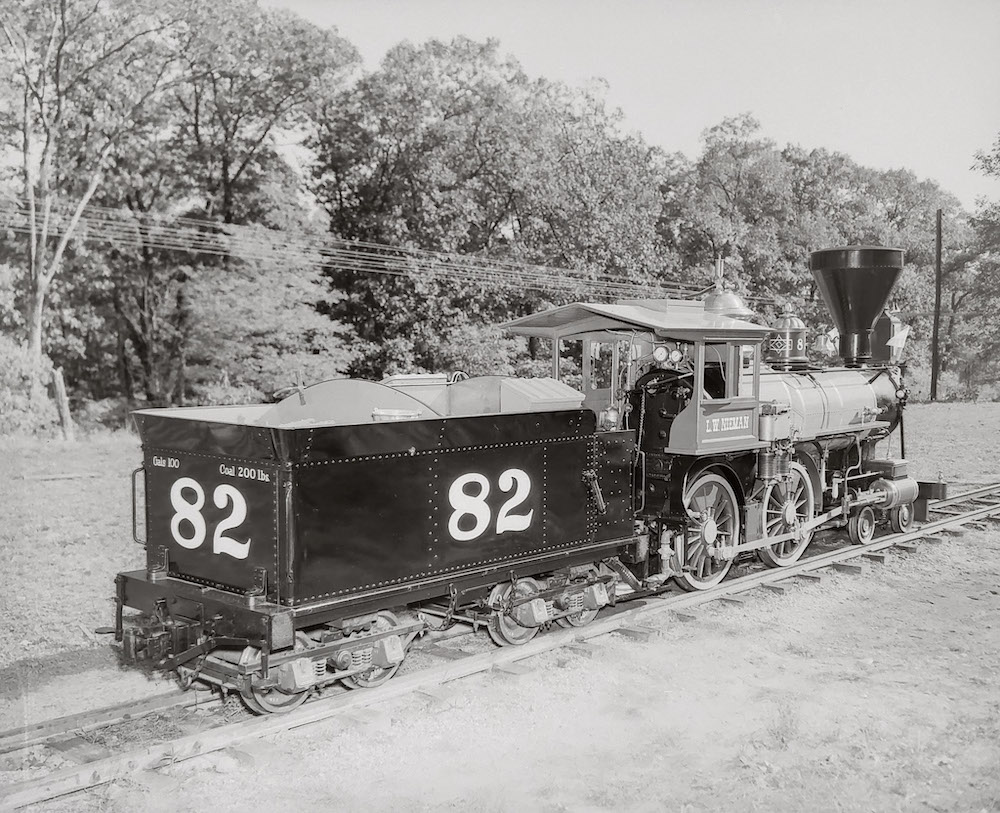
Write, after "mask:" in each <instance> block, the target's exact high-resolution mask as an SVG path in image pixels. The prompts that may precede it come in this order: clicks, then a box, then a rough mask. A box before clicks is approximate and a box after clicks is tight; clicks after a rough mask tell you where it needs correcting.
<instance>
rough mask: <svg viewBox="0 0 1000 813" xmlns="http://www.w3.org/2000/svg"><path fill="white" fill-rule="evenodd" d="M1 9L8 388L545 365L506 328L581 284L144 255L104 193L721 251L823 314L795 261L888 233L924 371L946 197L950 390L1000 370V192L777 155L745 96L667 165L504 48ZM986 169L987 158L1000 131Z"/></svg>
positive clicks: (218, 385) (128, 398)
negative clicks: (366, 63)
mask: <svg viewBox="0 0 1000 813" xmlns="http://www.w3.org/2000/svg"><path fill="white" fill-rule="evenodd" d="M0 24H2V25H0V48H2V54H3V62H2V66H0V67H2V70H3V71H4V72H5V75H4V77H3V82H0V139H2V142H0V143H2V147H3V151H4V153H5V154H6V156H7V158H8V160H7V162H6V163H5V166H7V167H9V168H10V169H9V177H7V178H5V179H4V180H5V188H6V189H7V190H8V193H9V197H10V200H9V201H8V202H7V203H6V204H3V205H4V208H5V209H6V210H8V211H14V210H15V209H16V210H17V212H18V219H17V220H16V222H17V223H18V224H19V225H18V227H17V231H16V233H15V231H14V230H11V231H9V232H8V233H7V235H6V237H7V239H6V240H4V241H3V243H2V244H0V329H2V336H0V342H2V346H0V351H2V352H3V353H4V354H5V355H8V356H10V357H12V358H13V357H15V356H16V358H17V359H18V361H17V363H15V364H8V365H6V368H7V369H6V372H0V392H11V391H15V392H19V393H20V394H19V396H18V397H26V396H24V393H25V392H27V391H28V390H31V389H34V390H37V386H36V387H34V388H32V386H31V383H32V382H33V381H37V380H38V378H39V376H40V375H42V373H43V371H44V370H45V369H47V365H48V364H49V363H52V364H55V365H58V366H59V367H61V368H62V369H63V370H64V371H65V374H66V378H67V382H68V384H69V386H70V389H71V392H72V393H73V395H74V396H75V398H76V400H77V402H78V404H83V403H86V402H91V401H101V400H104V399H112V400H114V401H117V402H123V403H124V402H129V403H135V402H136V401H143V402H146V403H149V404H171V403H192V402H206V401H218V400H224V399H229V398H238V399H243V398H253V397H260V396H262V395H263V394H264V393H267V392H270V391H272V390H274V389H277V388H278V387H281V386H285V385H287V384H289V383H292V382H293V381H294V380H296V379H297V378H302V379H304V380H306V381H309V380H315V379H317V378H320V377H326V376H330V375H335V374H343V373H345V372H348V373H351V374H355V375H364V376H369V377H378V376H381V375H383V374H386V373H391V372H401V371H402V372H417V371H422V370H435V371H437V370H450V369H456V368H461V369H464V370H466V371H467V372H470V373H479V372H511V371H521V372H526V371H530V370H532V369H543V365H544V361H538V362H535V361H533V359H532V356H533V354H534V353H535V352H536V350H537V348H534V347H532V346H529V345H527V344H525V343H523V342H521V341H520V340H512V339H509V338H504V337H503V336H502V335H500V334H498V333H497V332H496V330H495V329H494V328H492V327H491V326H492V325H494V324H495V323H497V322H500V321H503V320H505V319H508V318H511V317H513V316H517V315H521V314H524V313H529V312H532V311H534V310H537V309H539V308H543V307H546V306H547V305H549V304H552V303H555V302H560V301H564V299H565V295H563V294H556V293H553V292H546V291H544V290H543V291H536V290H525V289H522V288H516V287H512V286H509V285H504V284H503V280H502V279H501V278H500V277H499V276H497V275H494V276H493V277H492V278H487V279H482V280H479V281H475V282H467V283H456V282H454V281H443V280H442V279H436V278H434V277H433V276H429V275H427V274H421V275H414V276H386V275H379V274H359V273H358V272H356V271H347V270H342V269H341V270H338V269H337V268H332V269H331V268H327V269H325V270H323V271H320V270H319V268H318V267H317V265H316V264H315V262H314V258H312V257H310V256H307V255H306V254H300V255H294V254H293V255H286V259H284V260H283V261H281V262H280V263H279V262H276V261H274V260H273V259H270V260H269V259H267V258H265V257H264V256H262V255H261V256H257V255H255V253H254V252H253V251H252V250H249V249H248V250H247V251H246V252H236V255H235V256H224V257H218V256H214V257H213V256H208V255H206V254H204V253H197V252H192V251H190V250H187V248H186V247H185V246H184V245H182V244H180V243H179V244H178V246H177V248H176V249H173V250H171V249H166V248H162V247H157V246H162V241H160V242H159V243H157V244H156V246H154V245H153V241H152V240H149V241H146V240H143V241H142V242H141V243H140V245H138V246H136V245H135V243H134V240H129V241H126V240H122V239H117V240H116V239H114V235H112V234H111V233H110V231H109V230H108V229H105V230H104V231H101V229H100V228H98V227H96V226H95V220H94V217H93V216H91V215H90V213H92V212H100V211H102V208H101V207H106V208H112V209H115V210H128V211H131V212H133V213H135V215H136V216H137V217H142V216H146V215H158V216H161V217H168V218H169V217H173V218H185V219H186V220H185V222H187V223H191V222H199V223H203V224H204V228H205V229H206V230H219V231H226V230H230V232H232V230H233V227H244V228H249V229H253V230H255V232H256V233H259V234H264V235H266V236H268V237H269V238H271V239H273V240H274V241H276V242H282V241H285V240H288V239H292V238H294V239H296V240H300V239H301V238H302V237H303V236H309V237H311V238H313V239H315V240H319V239H321V237H322V236H323V235H324V234H329V235H332V236H334V237H337V238H341V239H347V240H359V241H366V242H372V243H385V244H390V245H395V246H402V247H409V248H417V249H428V250H433V251H444V252H454V253H458V254H463V255H472V256H476V257H483V258H489V259H499V260H503V261H507V262H512V263H517V264H540V265H545V266H549V267H554V268H566V269H574V270H575V271H577V272H582V273H584V274H586V275H587V276H590V277H592V278H594V279H595V280H597V279H600V280H606V279H615V280H622V281H628V282H633V283H640V284H642V283H646V282H659V283H671V282H676V283H688V284H695V285H705V286H707V285H708V284H709V282H710V272H709V269H710V267H711V263H712V260H713V258H714V257H716V256H724V257H726V258H727V269H728V273H729V276H730V278H731V280H732V282H733V283H734V284H735V285H737V287H739V288H740V289H741V290H743V291H744V292H746V293H749V294H751V295H754V296H758V297H762V298H766V299H772V300H774V301H777V302H780V303H785V302H788V303H791V304H792V305H793V306H794V307H795V308H796V309H797V310H798V311H799V312H800V313H802V314H803V315H804V316H806V317H807V318H809V319H810V320H811V321H812V322H813V324H814V326H815V327H817V328H821V327H826V326H827V325H826V322H827V317H826V315H825V313H823V312H822V307H821V305H820V304H819V302H818V300H817V295H816V292H815V290H814V288H813V285H812V282H811V277H810V275H809V274H808V272H807V271H806V262H807V257H808V252H809V251H810V250H813V249H816V248H822V247H828V246H832V245H843V244H848V243H876V244H884V245H893V246H899V247H901V248H903V249H905V250H906V255H907V259H908V263H909V265H908V267H907V270H906V272H905V274H904V277H903V282H902V284H901V285H900V288H899V290H898V291H897V298H896V302H895V305H896V307H898V308H900V309H901V310H902V311H903V318H904V320H905V321H907V322H909V323H911V324H912V325H913V326H914V334H913V335H914V336H915V340H914V341H913V342H912V345H911V347H910V350H909V353H908V355H909V358H910V360H911V369H912V370H913V371H914V375H913V380H914V381H916V382H917V384H918V386H919V384H920V382H921V381H922V380H924V381H925V380H926V378H927V366H928V356H929V353H928V348H927V343H928V339H929V336H930V323H931V311H932V306H933V259H934V258H933V249H934V216H935V211H936V210H937V209H938V208H941V209H943V210H944V217H945V223H946V232H945V258H946V283H945V284H946V290H945V297H944V322H943V325H942V330H943V337H944V350H943V353H942V358H943V360H944V361H943V364H944V375H945V377H944V378H943V385H944V390H945V391H946V392H948V393H950V394H954V395H976V394H993V388H994V387H995V386H996V384H997V382H998V381H1000V364H998V363H997V361H996V357H997V353H996V352H995V350H996V347H995V345H996V344H997V343H998V341H1000V325H998V324H997V320H996V319H995V318H994V317H993V316H992V315H993V314H995V313H996V312H997V305H998V304H1000V303H997V302H996V294H995V289H996V285H995V284H993V283H994V278H995V277H996V274H997V268H998V266H997V260H996V257H997V254H996V249H997V241H998V239H1000V210H998V209H997V208H996V207H990V206H984V207H983V208H982V209H981V211H980V212H979V213H978V214H977V215H976V216H975V217H972V216H970V215H968V214H967V213H965V212H964V211H962V209H961V207H960V205H959V203H958V201H957V200H956V199H955V198H954V197H952V196H951V195H949V194H948V193H946V192H945V191H943V190H942V189H940V188H939V187H938V185H937V184H936V183H934V182H932V181H921V180H918V179H917V178H916V177H915V176H914V175H913V173H912V172H909V171H906V170H893V171H878V170H873V169H869V168H866V167H862V166H859V165H857V164H856V163H855V162H853V161H852V160H851V159H850V158H849V157H847V156H845V155H842V154H838V153H831V152H828V151H826V150H823V149H811V150H810V149H803V148H801V147H798V146H787V147H784V148H782V147H780V146H778V145H776V144H775V143H773V142H772V141H769V140H767V139H765V138H763V137H762V135H761V134H760V131H759V127H758V124H757V122H756V121H754V119H753V118H752V117H750V116H749V115H741V116H737V117H734V118H730V119H727V120H725V121H723V122H721V123H720V124H718V125H716V126H714V127H711V128H710V129H708V130H706V131H705V133H704V141H703V147H702V151H701V154H700V155H699V156H698V157H697V158H695V159H689V158H687V157H685V156H683V155H680V154H669V153H666V152H664V151H662V150H660V149H658V148H655V147H652V146H650V145H648V144H646V143H645V142H644V141H643V139H642V138H641V136H639V135H638V134H634V133H629V132H628V131H627V130H626V128H625V127H624V125H623V122H622V120H621V116H620V114H619V113H618V112H617V111H614V110H609V109H608V107H607V106H606V104H605V101H604V96H603V88H602V87H601V86H598V85H595V86H592V87H587V88H573V87H568V86H566V85H564V84H561V83H558V82H552V81H549V80H546V79H543V78H533V77H529V76H527V75H526V74H525V73H524V71H523V70H522V69H521V67H520V66H519V65H518V63H517V62H516V61H515V60H513V59H511V58H510V57H506V56H504V55H503V53H502V51H501V49H500V47H499V45H498V44H497V43H496V42H493V41H489V42H485V43H480V42H474V41H471V40H468V39H464V38H459V39H456V40H454V41H452V42H450V43H442V42H437V41H430V42H428V43H425V44H421V45H413V44H410V43H405V42H404V43H401V44H400V45H397V46H396V47H394V48H392V49H391V50H390V51H389V52H388V53H387V54H386V56H385V58H384V59H383V61H382V63H381V65H380V66H378V67H377V68H376V69H375V70H373V71H371V72H365V71H363V70H362V69H361V67H360V63H359V60H358V56H357V53H356V51H355V49H354V48H353V47H352V46H351V44H350V43H349V42H347V41H346V40H344V39H343V38H342V37H340V36H338V35H337V34H336V33H335V32H334V31H329V30H321V29H319V28H317V27H315V26H313V25H311V24H310V23H308V22H306V21H304V20H302V19H300V18H298V17H296V16H294V15H292V14H290V13H288V12H284V11H279V10H273V9H262V8H260V7H258V6H257V4H256V3H255V2H253V0H216V2H214V3H212V4H206V3H201V2H198V1H197V0H0ZM978 160H979V164H980V167H981V169H982V170H983V171H984V172H987V173H991V174H1000V142H998V144H997V145H994V147H993V149H992V151H991V152H988V153H984V154H983V155H981V156H979V159H978ZM60 207H62V208H60ZM66 207H69V208H68V209H67V208H66ZM87 207H90V208H87ZM55 211H64V212H65V213H66V216H64V217H63V218H62V219H59V220H58V221H57V220H56V219H54V218H53V217H52V213H53V212H55ZM84 212H86V213H88V216H86V217H84V218H83V219H82V220H81V221H80V222H78V223H76V222H74V221H73V217H74V215H76V216H78V215H79V214H80V213H84ZM192 219H193V220H192ZM11 222H14V221H11ZM57 223H58V228H56V224H57ZM138 233H139V234H140V236H141V235H143V234H144V232H143V231H142V230H141V229H140V230H139V232H138ZM238 233H240V234H246V233H248V232H246V231H239V232H238ZM97 237H103V238H109V237H110V238H111V239H110V240H109V239H104V240H97V239H95V238H97ZM288 256H291V259H288V258H287V257H288ZM15 371H16V374H15ZM5 376H6V378H5ZM15 378H16V380H13V379H15ZM4 387H6V390H5V389H4ZM0 397H3V396H0ZM11 397H13V396H11ZM19 403H20V402H19ZM3 406H4V404H2V403H0V407H3ZM12 408H13V407H10V408H8V409H7V411H8V412H10V411H11V409H12Z"/></svg>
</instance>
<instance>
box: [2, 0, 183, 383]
mask: <svg viewBox="0 0 1000 813" xmlns="http://www.w3.org/2000/svg"><path fill="white" fill-rule="evenodd" d="M183 8H184V6H183V3H181V2H178V1H177V0H174V2H170V3H157V2H153V0H86V1H85V0H26V2H25V1H23V0H3V3H2V5H0V33H2V39H0V43H2V44H3V46H4V56H5V60H6V66H7V68H8V70H10V72H11V76H12V78H13V80H14V82H16V84H17V86H18V95H19V96H20V97H21V101H22V104H21V109H20V112H19V115H18V116H17V117H16V121H15V125H16V128H17V132H18V136H19V140H20V148H21V167H22V172H23V186H24V196H25V201H26V212H27V214H26V218H27V226H28V230H29V235H28V252H27V253H28V257H27V260H28V262H27V280H28V293H27V308H26V310H27V318H26V323H27V325H26V326H27V330H28V348H29V357H30V359H31V362H32V364H33V366H35V367H36V368H37V367H38V365H39V364H40V362H41V356H42V326H43V319H44V312H45V304H46V296H47V295H48V292H49V288H50V286H51V285H52V281H53V279H54V278H55V277H56V275H57V274H58V272H59V269H60V267H61V265H62V262H63V259H64V255H65V253H66V250H67V247H68V246H69V242H70V239H71V238H72V236H73V234H74V231H75V230H76V228H77V225H78V224H79V220H80V217H81V215H82V213H83V210H84V209H85V208H86V206H87V203H88V202H89V201H90V199H91V197H92V196H93V194H94V192H95V191H96V190H97V188H98V186H99V184H100V181H101V176H102V173H103V170H104V168H105V162H106V159H107V157H108V155H109V153H110V152H111V150H112V149H113V148H114V147H115V145H116V144H117V143H118V142H119V141H120V140H121V139H122V138H123V137H124V136H125V135H126V134H127V133H128V131H129V128H130V127H131V124H132V121H133V120H134V118H135V117H136V116H138V115H140V114H141V111H142V109H143V107H144V106H145V105H146V104H148V103H149V102H150V100H151V99H153V98H154V97H155V96H156V95H157V94H158V93H160V92H162V90H163V89H164V88H165V87H166V86H167V85H168V84H169V82H170V80H171V78H172V74H171V68H172V66H173V64H174V62H175V60H176V55H177V49H176V47H175V43H173V42H172V41H171V40H172V39H173V38H175V37H179V36H182V32H183V25H182V17H183V14H182V12H183ZM9 135H12V134H9ZM60 196H67V197H71V196H72V197H75V198H76V203H75V205H74V207H73V210H72V213H71V214H70V215H69V217H68V218H65V217H60V216H59V215H58V214H57V212H56V209H55V206H54V204H55V203H56V200H57V198H59V197H60Z"/></svg>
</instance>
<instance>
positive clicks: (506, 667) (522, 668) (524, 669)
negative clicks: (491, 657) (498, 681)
mask: <svg viewBox="0 0 1000 813" xmlns="http://www.w3.org/2000/svg"><path fill="white" fill-rule="evenodd" d="M492 671H494V672H499V673H500V674H502V675H507V676H509V677H521V676H522V675H526V674H528V672H530V671H531V667H530V666H526V665H525V664H523V663H518V662H516V661H514V662H512V663H498V664H497V665H496V666H494V667H493V670H492Z"/></svg>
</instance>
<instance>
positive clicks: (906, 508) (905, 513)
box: [889, 503, 913, 534]
mask: <svg viewBox="0 0 1000 813" xmlns="http://www.w3.org/2000/svg"><path fill="white" fill-rule="evenodd" d="M889 527H890V528H892V531H893V533H897V534H902V533H906V532H907V531H909V530H910V529H911V528H912V527H913V504H912V503H907V504H906V505H897V506H896V507H895V508H891V509H890V510H889Z"/></svg>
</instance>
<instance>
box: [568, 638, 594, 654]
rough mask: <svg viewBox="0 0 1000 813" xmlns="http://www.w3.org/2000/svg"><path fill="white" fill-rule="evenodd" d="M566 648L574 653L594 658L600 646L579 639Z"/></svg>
mask: <svg viewBox="0 0 1000 813" xmlns="http://www.w3.org/2000/svg"><path fill="white" fill-rule="evenodd" d="M566 650H567V651H568V652H572V653H573V654H574V655H579V656H580V657H581V658H593V657H594V655H595V654H596V653H597V650H598V647H597V646H595V645H594V644H591V643H589V642H587V641H577V642H576V643H575V644H569V645H568V646H567V647H566Z"/></svg>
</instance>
